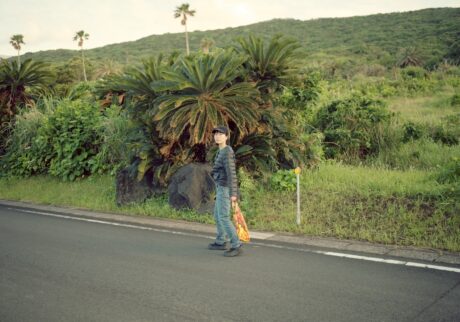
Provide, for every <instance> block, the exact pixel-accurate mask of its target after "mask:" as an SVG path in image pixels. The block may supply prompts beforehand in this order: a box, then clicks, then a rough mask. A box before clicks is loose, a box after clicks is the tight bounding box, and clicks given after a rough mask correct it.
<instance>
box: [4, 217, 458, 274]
mask: <svg viewBox="0 0 460 322" xmlns="http://www.w3.org/2000/svg"><path fill="white" fill-rule="evenodd" d="M7 209H10V210H14V211H22V212H26V213H31V214H37V215H43V216H51V217H57V218H64V219H71V220H78V221H86V222H92V223H97V224H104V225H112V226H119V227H127V228H135V229H142V230H150V231H156V232H162V233H170V234H176V235H182V236H192V237H197V236H198V237H203V238H207V239H214V237H210V236H207V235H201V234H195V233H186V232H181V231H175V230H169V229H159V228H153V227H145V226H137V225H130V224H122V223H116V222H110V221H103V220H96V219H88V218H80V217H73V216H65V215H58V214H52V213H49V212H41V211H33V210H25V209H17V208H7ZM251 244H252V245H258V246H265V247H271V248H279V249H289V250H295V251H302V252H306V253H314V254H320V255H326V256H334V257H342V258H350V259H358V260H364V261H371V262H378V263H385V264H393V265H403V266H408V267H418V268H426V269H434V270H440V271H447V272H453V273H460V268H455V267H448V266H441V265H430V264H422V263H416V262H406V261H401V260H394V259H385V258H380V257H369V256H361V255H353V254H346V253H337V252H328V251H320V250H308V249H301V248H295V247H289V246H283V245H276V244H269V243H260V242H251Z"/></svg>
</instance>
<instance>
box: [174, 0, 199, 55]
mask: <svg viewBox="0 0 460 322" xmlns="http://www.w3.org/2000/svg"><path fill="white" fill-rule="evenodd" d="M195 12H196V11H195V10H190V5H189V4H188V3H183V4H182V5H181V6H179V7H176V10H175V11H174V18H182V20H181V21H180V23H181V24H182V25H183V26H184V27H185V47H186V49H187V55H189V54H190V49H189V46H188V33H187V16H190V17H193V15H194V14H195Z"/></svg>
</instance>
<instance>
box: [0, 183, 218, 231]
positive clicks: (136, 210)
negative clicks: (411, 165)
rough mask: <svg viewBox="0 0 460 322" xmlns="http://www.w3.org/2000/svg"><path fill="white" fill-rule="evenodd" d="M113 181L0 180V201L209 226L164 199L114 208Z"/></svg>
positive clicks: (207, 220) (202, 218)
mask: <svg viewBox="0 0 460 322" xmlns="http://www.w3.org/2000/svg"><path fill="white" fill-rule="evenodd" d="M114 180H115V179H114V178H113V177H111V176H109V175H105V176H92V177H89V178H87V179H81V180H77V181H75V182H64V181H60V180H59V179H57V178H54V177H49V176H35V177H30V178H3V179H0V198H1V199H7V200H18V201H25V202H33V203H38V204H44V205H53V206H65V207H74V208H81V209H90V210H96V211H102V212H111V213H120V214H128V215H143V216H153V217H159V218H170V219H181V220H187V221H194V222H202V223H212V222H213V221H212V217H211V216H203V215H199V214H197V213H195V212H194V211H176V210H174V209H173V208H171V207H169V205H168V201H167V198H155V199H150V200H148V201H146V202H144V203H142V204H132V205H129V206H123V207H118V206H117V205H116V203H115V181H114Z"/></svg>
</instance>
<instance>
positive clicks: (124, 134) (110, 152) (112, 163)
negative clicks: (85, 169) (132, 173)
mask: <svg viewBox="0 0 460 322" xmlns="http://www.w3.org/2000/svg"><path fill="white" fill-rule="evenodd" d="M103 116H104V117H103V118H102V121H101V123H100V125H99V128H98V133H99V135H100V137H101V146H100V149H99V150H100V152H99V154H98V156H97V158H98V160H99V164H100V165H101V167H102V168H103V169H104V170H108V171H111V173H116V172H117V170H118V169H120V168H122V167H125V166H127V165H129V164H130V162H131V160H132V158H133V157H134V152H133V149H131V148H130V142H131V141H133V140H134V137H135V136H136V134H137V135H139V133H138V132H139V131H138V129H137V128H136V127H135V125H134V124H133V122H132V121H131V120H130V119H129V118H128V117H127V116H126V115H125V113H124V112H123V111H122V109H121V107H120V106H116V105H112V106H111V107H109V108H107V109H106V110H105V111H104V115H103Z"/></svg>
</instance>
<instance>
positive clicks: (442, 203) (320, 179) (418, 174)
mask: <svg viewBox="0 0 460 322" xmlns="http://www.w3.org/2000/svg"><path fill="white" fill-rule="evenodd" d="M242 196H243V200H242V202H241V206H242V209H243V211H244V213H245V215H246V218H247V222H248V225H249V227H250V229H254V230H265V231H276V232H286V233H294V234H306V235H311V236H329V237H337V238H341V239H356V240H363V241H370V242H379V243H384V244H395V245H406V246H418V247H429V248H436V249H445V250H450V251H460V216H459V215H458V213H460V205H459V201H458V200H456V199H455V198H453V197H452V196H449V194H448V191H447V190H446V187H445V186H443V185H440V184H438V183H437V182H436V181H435V179H434V173H433V172H430V171H424V170H413V169H412V170H406V171H398V170H387V169H383V168H381V169H380V168H372V167H363V166H349V165H343V164H339V163H323V164H321V166H320V167H319V169H316V170H306V171H304V172H303V173H302V175H301V214H302V223H301V225H300V226H297V225H296V223H295V218H296V204H295V202H296V199H295V193H287V192H276V191H272V190H270V189H268V188H266V186H265V185H264V184H255V185H252V188H251V189H247V190H245V191H242ZM0 198H1V199H8V200H21V201H28V202H34V203H40V204H50V205H56V206H66V207H76V208H83V209H91V210H95V211H103V212H112V213H122V214H127V215H142V216H153V217H159V218H169V219H180V220H186V221H193V222H200V223H213V221H214V220H213V217H212V215H211V214H208V215H200V214H197V213H196V212H194V211H177V210H174V209H172V208H171V207H169V205H168V201H167V196H164V197H160V198H154V199H150V200H148V201H146V202H144V203H140V204H133V205H130V206H124V207H117V206H116V204H115V185H114V178H113V177H111V176H109V175H104V176H94V177H90V178H87V179H84V180H78V181H76V182H61V181H59V180H57V179H55V178H51V177H48V176H41V177H32V178H27V179H17V178H9V179H6V178H2V179H0Z"/></svg>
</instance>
